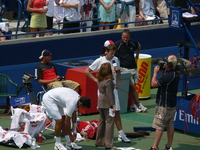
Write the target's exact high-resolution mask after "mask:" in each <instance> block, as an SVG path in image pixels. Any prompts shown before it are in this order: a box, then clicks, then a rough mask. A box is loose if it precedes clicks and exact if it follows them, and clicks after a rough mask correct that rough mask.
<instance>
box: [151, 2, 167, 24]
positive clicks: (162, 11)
mask: <svg viewBox="0 0 200 150" xmlns="http://www.w3.org/2000/svg"><path fill="white" fill-rule="evenodd" d="M153 3H154V7H155V9H156V15H157V16H159V17H160V18H168V14H167V4H166V2H165V0H153ZM163 22H164V23H167V22H168V20H161V23H163Z"/></svg>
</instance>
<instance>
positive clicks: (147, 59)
mask: <svg viewBox="0 0 200 150" xmlns="http://www.w3.org/2000/svg"><path fill="white" fill-rule="evenodd" d="M137 69H138V74H139V78H138V83H137V84H136V89H137V92H138V98H139V99H148V98H151V97H150V96H151V93H150V89H151V86H150V80H151V55H148V54H139V59H138V62H137Z"/></svg>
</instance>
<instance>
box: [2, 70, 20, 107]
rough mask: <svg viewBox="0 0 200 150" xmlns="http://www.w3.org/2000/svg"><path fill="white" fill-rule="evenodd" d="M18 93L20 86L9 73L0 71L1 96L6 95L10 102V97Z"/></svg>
mask: <svg viewBox="0 0 200 150" xmlns="http://www.w3.org/2000/svg"><path fill="white" fill-rule="evenodd" d="M17 95H18V86H17V84H16V83H14V82H13V81H12V80H11V79H10V78H9V77H8V76H7V75H5V74H2V73H0V98H3V97H5V98H6V100H7V104H9V97H15V96H17Z"/></svg>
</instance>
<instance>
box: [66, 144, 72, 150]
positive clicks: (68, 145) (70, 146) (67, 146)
mask: <svg viewBox="0 0 200 150" xmlns="http://www.w3.org/2000/svg"><path fill="white" fill-rule="evenodd" d="M66 148H67V150H71V149H72V145H71V142H67V143H66Z"/></svg>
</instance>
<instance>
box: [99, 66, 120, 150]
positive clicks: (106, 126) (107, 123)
mask: <svg viewBox="0 0 200 150" xmlns="http://www.w3.org/2000/svg"><path fill="white" fill-rule="evenodd" d="M97 80H98V89H99V96H98V106H97V108H98V110H99V118H100V120H99V121H100V122H99V125H98V130H97V136H96V143H95V145H96V146H104V147H105V148H106V149H112V148H113V138H114V114H115V111H116V108H115V96H114V93H113V91H114V88H115V85H114V83H113V72H112V68H111V64H110V63H109V62H107V63H103V64H102V65H101V67H100V69H99V72H98V73H97ZM110 111H111V112H110Z"/></svg>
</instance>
